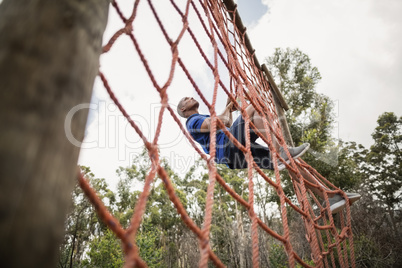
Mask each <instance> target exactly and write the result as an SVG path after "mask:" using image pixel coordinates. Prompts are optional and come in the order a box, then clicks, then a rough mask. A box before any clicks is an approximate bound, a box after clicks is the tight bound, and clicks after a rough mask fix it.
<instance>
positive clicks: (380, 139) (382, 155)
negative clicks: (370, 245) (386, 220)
mask: <svg viewBox="0 0 402 268" xmlns="http://www.w3.org/2000/svg"><path fill="white" fill-rule="evenodd" d="M377 123H378V126H377V127H376V128H375V131H374V133H373V134H372V137H373V139H374V144H373V145H372V146H371V148H370V152H369V154H368V155H367V162H368V167H367V172H368V176H369V177H368V182H369V186H370V192H371V193H372V194H373V195H374V196H375V197H376V198H378V200H379V201H380V202H381V203H382V204H383V205H384V207H386V208H387V212H388V213H389V217H390V221H391V224H392V227H393V229H394V232H395V235H398V234H400V227H401V225H400V222H399V225H398V223H397V220H396V217H398V216H399V219H401V218H400V215H395V212H397V213H398V214H400V213H399V211H400V209H401V205H402V151H401V149H400V148H401V147H402V117H399V118H398V117H397V116H396V115H395V114H394V113H388V112H386V113H383V114H382V115H380V117H379V118H378V120H377Z"/></svg>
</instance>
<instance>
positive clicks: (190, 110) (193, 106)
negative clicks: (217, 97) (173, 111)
mask: <svg viewBox="0 0 402 268" xmlns="http://www.w3.org/2000/svg"><path fill="white" fill-rule="evenodd" d="M199 106H200V104H199V103H198V101H196V100H195V99H194V98H191V97H184V98H182V99H181V100H180V101H179V104H178V105H177V113H178V114H179V115H180V116H181V117H184V118H188V117H189V116H190V115H192V114H195V113H198V107H199Z"/></svg>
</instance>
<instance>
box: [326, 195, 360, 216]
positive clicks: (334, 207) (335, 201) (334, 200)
mask: <svg viewBox="0 0 402 268" xmlns="http://www.w3.org/2000/svg"><path fill="white" fill-rule="evenodd" d="M345 194H346V196H347V197H348V198H349V200H350V203H351V204H353V203H354V202H356V201H357V200H359V199H360V197H361V195H359V194H357V193H345ZM328 200H329V205H330V208H329V209H330V210H331V213H332V214H336V213H338V212H339V211H341V210H342V209H343V208H344V207H345V206H346V200H345V199H344V198H343V197H342V196H341V195H340V194H336V195H335V196H334V197H331V198H328ZM322 205H323V207H326V204H325V201H324V203H323V204H322Z"/></svg>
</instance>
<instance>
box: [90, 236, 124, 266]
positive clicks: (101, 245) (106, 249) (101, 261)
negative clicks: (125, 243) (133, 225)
mask: <svg viewBox="0 0 402 268" xmlns="http://www.w3.org/2000/svg"><path fill="white" fill-rule="evenodd" d="M88 256H89V259H86V260H84V262H83V266H84V267H94V268H95V267H97V268H103V267H104V268H109V267H113V268H120V267H122V266H123V264H124V255H123V250H122V249H121V243H120V240H119V239H117V238H116V237H115V235H114V233H113V232H112V231H110V230H109V229H108V230H106V232H105V234H104V235H102V236H98V237H96V238H95V239H94V240H92V241H91V243H90V246H89V252H88Z"/></svg>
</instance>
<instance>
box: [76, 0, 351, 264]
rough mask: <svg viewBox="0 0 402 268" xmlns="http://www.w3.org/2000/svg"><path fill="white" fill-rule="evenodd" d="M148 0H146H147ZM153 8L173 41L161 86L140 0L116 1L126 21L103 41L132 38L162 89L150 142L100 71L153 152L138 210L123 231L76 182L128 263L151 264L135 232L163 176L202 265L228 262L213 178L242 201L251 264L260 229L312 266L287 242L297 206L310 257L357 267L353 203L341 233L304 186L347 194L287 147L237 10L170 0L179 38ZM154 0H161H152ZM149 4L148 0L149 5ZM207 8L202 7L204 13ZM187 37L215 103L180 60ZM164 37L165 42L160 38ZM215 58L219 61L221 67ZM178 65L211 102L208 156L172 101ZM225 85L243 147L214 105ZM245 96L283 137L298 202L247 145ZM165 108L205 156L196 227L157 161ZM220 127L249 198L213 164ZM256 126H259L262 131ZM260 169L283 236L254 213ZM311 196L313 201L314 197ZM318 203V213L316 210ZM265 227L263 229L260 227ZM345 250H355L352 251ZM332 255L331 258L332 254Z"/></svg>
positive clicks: (209, 0)
mask: <svg viewBox="0 0 402 268" xmlns="http://www.w3.org/2000/svg"><path fill="white" fill-rule="evenodd" d="M143 2H145V0H143ZM146 2H147V4H148V7H149V9H150V10H151V12H152V14H153V16H154V17H155V19H156V21H157V23H158V25H159V28H160V30H161V32H162V34H163V36H164V38H165V42H166V43H167V44H168V45H169V46H170V47H171V53H172V58H171V62H170V68H169V77H168V79H167V80H166V82H165V83H164V84H163V85H159V84H158V82H157V81H156V79H155V76H154V74H153V72H152V70H151V68H150V66H149V64H148V61H147V58H146V55H144V53H143V51H142V50H141V47H140V45H139V43H138V41H137V40H138V37H137V36H136V35H135V31H133V23H134V21H135V20H136V16H137V12H138V8H139V3H140V0H136V1H135V2H134V4H133V8H132V12H131V14H130V17H129V18H126V17H125V16H124V15H123V12H122V11H121V10H120V7H119V5H118V3H117V2H116V1H113V2H112V5H113V7H114V9H115V10H116V12H117V14H118V15H119V17H120V18H121V20H122V22H123V24H124V27H123V28H121V29H119V30H117V31H116V32H115V34H114V35H113V36H112V37H111V39H110V40H109V41H108V43H107V44H106V45H105V46H104V47H103V53H107V52H108V51H110V49H111V48H112V47H113V45H114V44H115V42H116V40H117V39H119V38H122V36H124V35H126V36H128V37H129V38H130V39H131V41H132V43H133V48H134V50H135V51H136V52H137V54H138V56H139V58H140V60H141V62H142V64H143V66H144V69H145V71H146V72H147V74H148V76H149V79H150V80H151V82H152V84H153V86H154V88H155V89H156V90H157V91H158V93H159V95H160V102H161V104H162V108H161V110H160V113H159V117H158V124H157V128H156V133H155V137H154V139H153V141H148V139H147V138H146V137H145V135H144V134H143V132H142V131H141V129H140V128H139V127H138V125H137V124H136V123H135V122H134V121H133V120H132V119H131V118H130V116H129V114H128V113H127V111H126V110H125V109H124V107H123V106H122V105H121V104H120V102H119V100H118V99H117V97H116V96H115V94H114V93H113V90H112V89H111V87H110V85H109V82H108V80H107V78H106V76H105V75H104V74H103V73H102V72H101V71H100V72H99V76H100V78H101V80H102V82H103V85H104V87H105V89H106V91H107V92H108V93H109V96H110V97H111V99H112V100H113V102H114V103H115V104H116V106H117V107H118V109H119V110H120V112H121V113H122V114H123V115H124V117H125V118H126V119H127V120H128V122H129V123H130V125H131V126H132V128H133V129H134V131H135V132H136V133H137V134H138V135H139V137H140V138H141V139H142V141H143V143H144V145H145V147H146V148H147V150H148V155H149V159H150V160H151V169H150V171H149V173H148V174H147V176H146V179H145V183H144V188H143V190H142V192H141V194H140V196H139V199H138V202H137V204H136V206H135V208H134V214H133V217H132V220H131V224H130V226H129V227H128V228H127V229H126V230H124V229H123V228H122V226H121V225H120V224H119V222H118V220H116V218H115V217H113V215H111V214H110V213H109V212H108V210H107V209H106V207H105V206H104V204H103V203H102V201H101V200H100V198H98V197H97V195H96V192H95V191H94V190H93V189H92V188H91V187H90V185H89V183H88V182H87V181H86V179H85V178H84V177H83V175H82V174H80V175H79V182H80V185H81V187H82V189H83V190H84V192H85V193H86V195H87V196H88V198H89V199H90V201H91V202H92V203H93V204H94V206H95V209H96V210H97V212H98V214H99V217H100V218H101V219H102V220H103V221H104V222H105V224H106V225H107V226H108V227H109V228H110V229H111V230H112V231H113V232H114V233H115V234H116V236H117V237H118V238H119V239H120V240H121V241H122V244H123V249H124V252H125V258H126V262H125V267H146V263H145V262H144V261H143V260H142V259H141V258H140V256H139V250H138V247H137V246H136V244H135V237H136V234H137V231H138V228H139V227H140V225H141V219H142V216H143V215H144V213H145V207H146V202H147V199H148V196H149V191H150V186H151V184H152V182H153V180H154V179H155V176H156V175H158V176H159V177H160V178H161V180H162V182H163V184H164V186H165V188H166V191H167V194H168V196H169V199H170V200H171V202H172V203H173V205H174V206H175V208H176V210H177V213H178V214H179V215H180V217H181V219H182V220H183V222H184V223H185V225H186V226H187V227H188V228H189V229H190V230H191V231H192V232H193V233H194V234H195V235H196V237H197V239H198V242H199V245H200V262H199V266H200V267H207V265H208V261H209V260H210V261H212V262H213V263H214V264H215V266H217V267H224V266H225V265H224V264H223V263H222V262H221V261H220V260H219V258H218V257H217V256H216V255H215V253H214V252H213V251H212V249H211V246H210V242H209V237H210V229H211V222H212V217H213V213H212V206H213V202H214V196H213V193H214V188H215V182H218V183H219V184H220V185H221V186H222V187H223V188H224V189H225V190H226V191H227V192H228V193H229V194H230V195H231V196H232V197H233V198H234V199H235V200H236V201H237V202H239V204H241V205H243V206H244V207H245V208H246V209H247V211H248V214H249V217H250V222H251V241H252V263H253V267H258V266H259V245H258V231H259V230H260V231H263V232H266V233H267V234H269V235H270V236H272V237H273V238H275V239H276V240H278V241H280V242H281V243H282V244H283V245H284V248H285V250H286V252H287V255H288V261H289V266H290V267H294V266H295V263H296V262H298V263H299V264H300V265H302V266H303V267H311V266H310V265H308V264H307V263H306V262H305V261H304V260H302V259H301V258H300V256H299V255H298V254H297V253H296V252H295V251H294V249H293V246H292V243H291V241H290V232H291V230H290V229H289V224H288V213H287V210H288V209H293V210H295V211H296V212H297V213H299V214H300V216H301V217H302V219H303V222H304V226H305V229H306V239H307V240H308V241H309V243H310V245H311V252H312V256H311V258H312V260H313V261H314V263H315V266H316V267H335V266H336V265H337V264H338V265H340V266H341V267H349V266H352V267H355V260H354V251H353V237H352V229H351V217H350V206H349V203H347V204H346V213H344V214H343V213H339V215H340V222H341V228H340V230H341V231H340V233H339V231H338V229H337V228H336V226H335V223H334V219H333V216H332V214H331V213H330V212H329V205H327V207H322V205H321V204H320V201H319V200H317V198H316V197H315V196H314V194H313V193H312V192H311V191H310V190H307V188H306V185H309V186H312V187H316V188H320V189H321V191H322V192H323V194H324V196H325V202H326V204H328V203H329V202H328V193H339V194H342V195H343V196H344V197H345V198H346V199H347V197H346V195H345V194H344V193H343V192H342V191H341V190H339V189H338V188H336V187H335V186H334V185H333V184H331V183H330V182H329V181H328V180H326V179H325V178H324V177H322V176H321V175H320V174H319V173H318V172H317V171H316V170H315V169H313V168H312V167H311V166H309V165H308V164H307V163H305V162H304V161H302V160H298V162H295V161H294V160H293V159H292V158H291V157H290V154H289V151H288V150H287V147H286V146H285V142H284V138H283V136H282V132H281V128H280V125H279V121H278V116H277V114H276V111H275V106H274V101H273V96H272V92H271V89H270V85H269V83H268V82H267V80H266V79H265V75H264V73H263V72H262V71H261V70H260V69H259V66H257V65H256V63H255V62H254V54H253V53H250V51H249V50H248V49H247V48H246V45H245V37H244V36H245V31H243V32H240V30H239V29H238V28H237V27H236V19H239V18H236V8H235V10H234V11H233V10H232V11H228V10H227V9H226V7H225V5H224V4H223V2H222V1H213V0H199V1H198V2H197V1H195V0H194V1H191V0H187V1H186V2H185V3H186V4H185V5H182V6H185V7H184V10H181V9H180V8H179V7H178V5H177V4H176V3H175V1H174V0H170V3H171V5H172V7H173V8H174V10H175V11H177V15H178V16H180V18H181V19H182V28H181V29H180V31H179V33H178V35H177V36H176V37H175V38H172V37H171V36H169V34H168V32H167V31H166V29H165V26H164V24H163V21H162V20H161V19H160V17H159V15H158V12H157V10H156V9H155V6H154V3H153V2H152V1H151V0H147V1H146ZM155 2H157V1H155ZM144 4H145V3H143V5H144ZM201 10H202V12H201ZM190 12H192V13H193V14H195V17H196V18H198V20H199V23H200V24H201V26H202V29H203V31H204V32H197V33H196V32H194V31H193V29H192V28H191V27H192V25H190V24H189V22H188V16H189V13H190ZM201 34H204V35H206V36H207V38H208V39H209V40H210V43H211V49H212V51H213V52H212V53H213V57H212V59H213V60H212V62H211V61H210V58H211V57H208V56H207V55H208V53H206V52H205V51H204V49H203V48H202V46H201V45H200V43H199V41H198V39H197V36H198V35H201ZM185 35H188V36H189V37H190V38H191V40H192V41H193V42H194V45H195V46H196V48H197V51H196V52H198V53H200V55H201V56H202V58H203V59H204V60H205V63H206V66H208V68H209V69H210V70H211V72H212V74H213V75H214V88H213V96H212V103H209V102H208V101H207V99H206V98H205V96H204V95H203V93H202V91H201V90H200V88H199V87H198V86H197V83H196V81H195V79H194V78H193V75H192V74H191V73H190V72H189V71H188V69H187V67H186V65H185V64H184V62H183V60H182V59H181V58H180V55H179V49H178V45H179V44H180V42H181V40H182V39H183V36H185ZM160 41H161V42H162V41H163V40H160ZM218 63H219V64H221V63H223V66H222V64H221V65H220V66H218ZM179 68H180V69H181V70H182V71H183V72H184V74H185V75H186V77H187V78H188V80H189V82H190V83H191V85H192V86H193V87H194V90H195V91H196V92H197V94H198V95H199V97H200V99H201V101H202V102H203V103H204V104H205V105H206V106H207V107H208V109H209V112H210V114H211V122H212V124H211V132H210V139H211V144H210V145H211V146H210V156H207V155H205V154H204V153H203V152H202V151H201V150H200V149H199V148H198V147H197V145H196V144H195V142H194V141H193V139H192V138H191V136H190V135H189V133H188V132H187V131H186V129H185V128H184V126H183V125H182V123H181V121H180V120H179V118H178V117H177V115H176V114H175V112H174V110H173V108H172V107H171V106H170V104H169V103H168V94H167V89H168V88H169V87H170V85H171V83H172V80H173V77H174V74H175V72H176V70H177V69H179ZM223 75H228V76H229V77H230V82H229V85H230V88H229V89H228V88H227V86H226V84H225V82H224V81H223V79H222V76H223ZM219 90H222V91H223V92H224V93H226V94H227V96H228V97H229V98H230V99H231V100H232V101H233V102H234V103H235V106H236V108H237V109H238V110H239V111H240V113H241V115H242V116H243V118H244V119H245V122H246V129H247V131H246V145H245V146H243V145H241V144H240V143H239V142H238V141H237V140H236V139H235V138H234V137H233V135H232V134H231V133H230V132H228V131H227V130H226V128H224V124H223V122H222V121H221V120H219V118H218V117H217V114H216V111H215V107H216V101H217V94H218V91H219ZM236 98H239V99H240V104H239V103H237V101H236ZM246 99H247V100H248V102H249V103H250V105H253V106H254V107H255V109H256V111H257V112H258V114H259V115H260V116H261V118H262V119H263V122H264V130H263V131H265V133H271V134H272V135H274V136H275V138H276V139H277V140H278V142H279V143H280V144H281V145H282V146H284V148H285V151H286V154H287V155H288V157H289V158H290V159H291V163H290V164H286V166H287V168H288V170H289V171H292V172H293V173H294V174H296V177H297V179H298V181H295V180H294V181H293V184H294V190H295V193H296V197H297V200H298V204H294V203H293V202H292V201H291V200H290V199H289V198H287V197H286V196H285V194H284V191H283V189H282V186H281V176H280V173H279V170H278V169H277V168H275V172H274V176H275V178H270V177H268V176H267V175H266V174H265V173H264V172H263V171H262V170H261V169H260V168H259V167H258V166H257V164H256V163H255V162H254V160H253V157H252V155H251V151H250V132H249V127H252V128H253V129H254V130H257V129H256V127H255V126H254V124H253V123H252V122H251V120H250V118H249V117H248V115H247V113H246V112H245V107H246V105H247V102H246ZM166 111H168V112H169V114H170V115H171V116H172V118H173V119H174V121H175V122H176V123H177V125H178V127H179V128H180V130H181V131H182V133H183V134H184V135H185V137H186V138H187V140H188V141H189V142H190V144H191V145H192V147H193V148H194V149H195V150H196V151H197V153H198V154H199V155H200V156H201V158H202V159H203V160H205V161H206V164H207V167H208V170H209V184H208V189H207V199H206V209H205V218H204V224H203V227H202V228H200V227H199V226H197V225H196V224H195V223H194V221H193V220H192V219H191V218H190V217H189V215H188V213H187V212H186V210H185V209H184V206H183V204H182V203H181V202H180V200H179V198H178V197H177V196H176V194H175V190H174V186H173V184H172V182H171V181H170V178H169V176H168V174H167V172H166V170H165V169H164V168H163V167H162V166H161V163H160V160H159V152H158V139H159V137H160V134H161V127H162V119H163V115H164V114H165V112H166ZM218 127H220V128H223V131H224V133H225V134H226V135H227V136H228V138H229V139H230V140H231V141H232V142H233V143H234V144H235V145H236V146H237V147H238V148H239V149H240V150H241V151H242V152H243V153H244V154H245V156H246V161H247V164H248V185H249V188H248V190H249V195H248V196H249V198H248V200H247V201H246V200H244V199H243V198H242V197H241V196H240V195H239V194H237V193H236V192H235V191H234V190H233V189H231V188H230V187H229V186H228V185H227V184H226V182H225V181H224V180H223V178H222V177H221V176H220V175H219V174H218V172H217V168H216V165H215V163H214V161H213V159H214V156H215V153H216V131H217V128H218ZM257 131H258V130H257ZM257 134H258V135H259V137H260V138H261V139H262V140H263V141H264V142H265V143H266V145H267V146H268V147H269V149H270V150H271V152H272V160H273V162H274V166H275V167H277V165H278V161H282V162H284V161H283V159H282V158H281V157H280V156H279V152H278V151H277V150H276V149H275V148H274V146H273V142H272V137H271V135H267V138H265V137H264V136H263V135H262V134H261V133H257ZM299 168H302V169H304V170H306V172H309V173H310V174H311V175H312V176H313V177H314V178H315V179H316V181H317V182H318V183H319V184H315V185H314V184H312V183H311V182H309V181H307V180H305V179H304V178H303V176H302V175H301V173H300V171H299ZM255 173H257V174H258V175H259V176H261V177H262V178H263V179H264V180H265V181H266V182H267V183H268V184H269V185H271V186H272V187H273V188H274V189H275V191H276V193H277V194H278V196H279V200H280V212H281V217H282V224H283V232H282V233H283V234H282V235H280V234H278V233H277V232H275V231H273V230H272V229H271V228H269V226H267V225H266V224H265V223H264V221H263V220H261V219H260V218H259V217H258V215H257V214H256V212H255V211H254V183H253V179H254V174H255ZM319 185H326V187H328V188H329V189H332V190H324V189H323V188H322V187H321V186H319ZM309 196H311V199H310V198H309ZM316 207H318V211H319V212H318V213H317V209H316ZM258 227H260V228H258ZM322 235H325V237H326V240H327V241H328V242H327V243H328V244H327V245H325V243H324V242H323V241H324V240H323V237H322ZM335 250H336V251H337V254H338V256H339V257H338V263H337V262H336V260H335V257H334V251H335ZM348 251H349V252H350V254H348ZM328 256H329V257H330V259H329V260H328Z"/></svg>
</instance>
